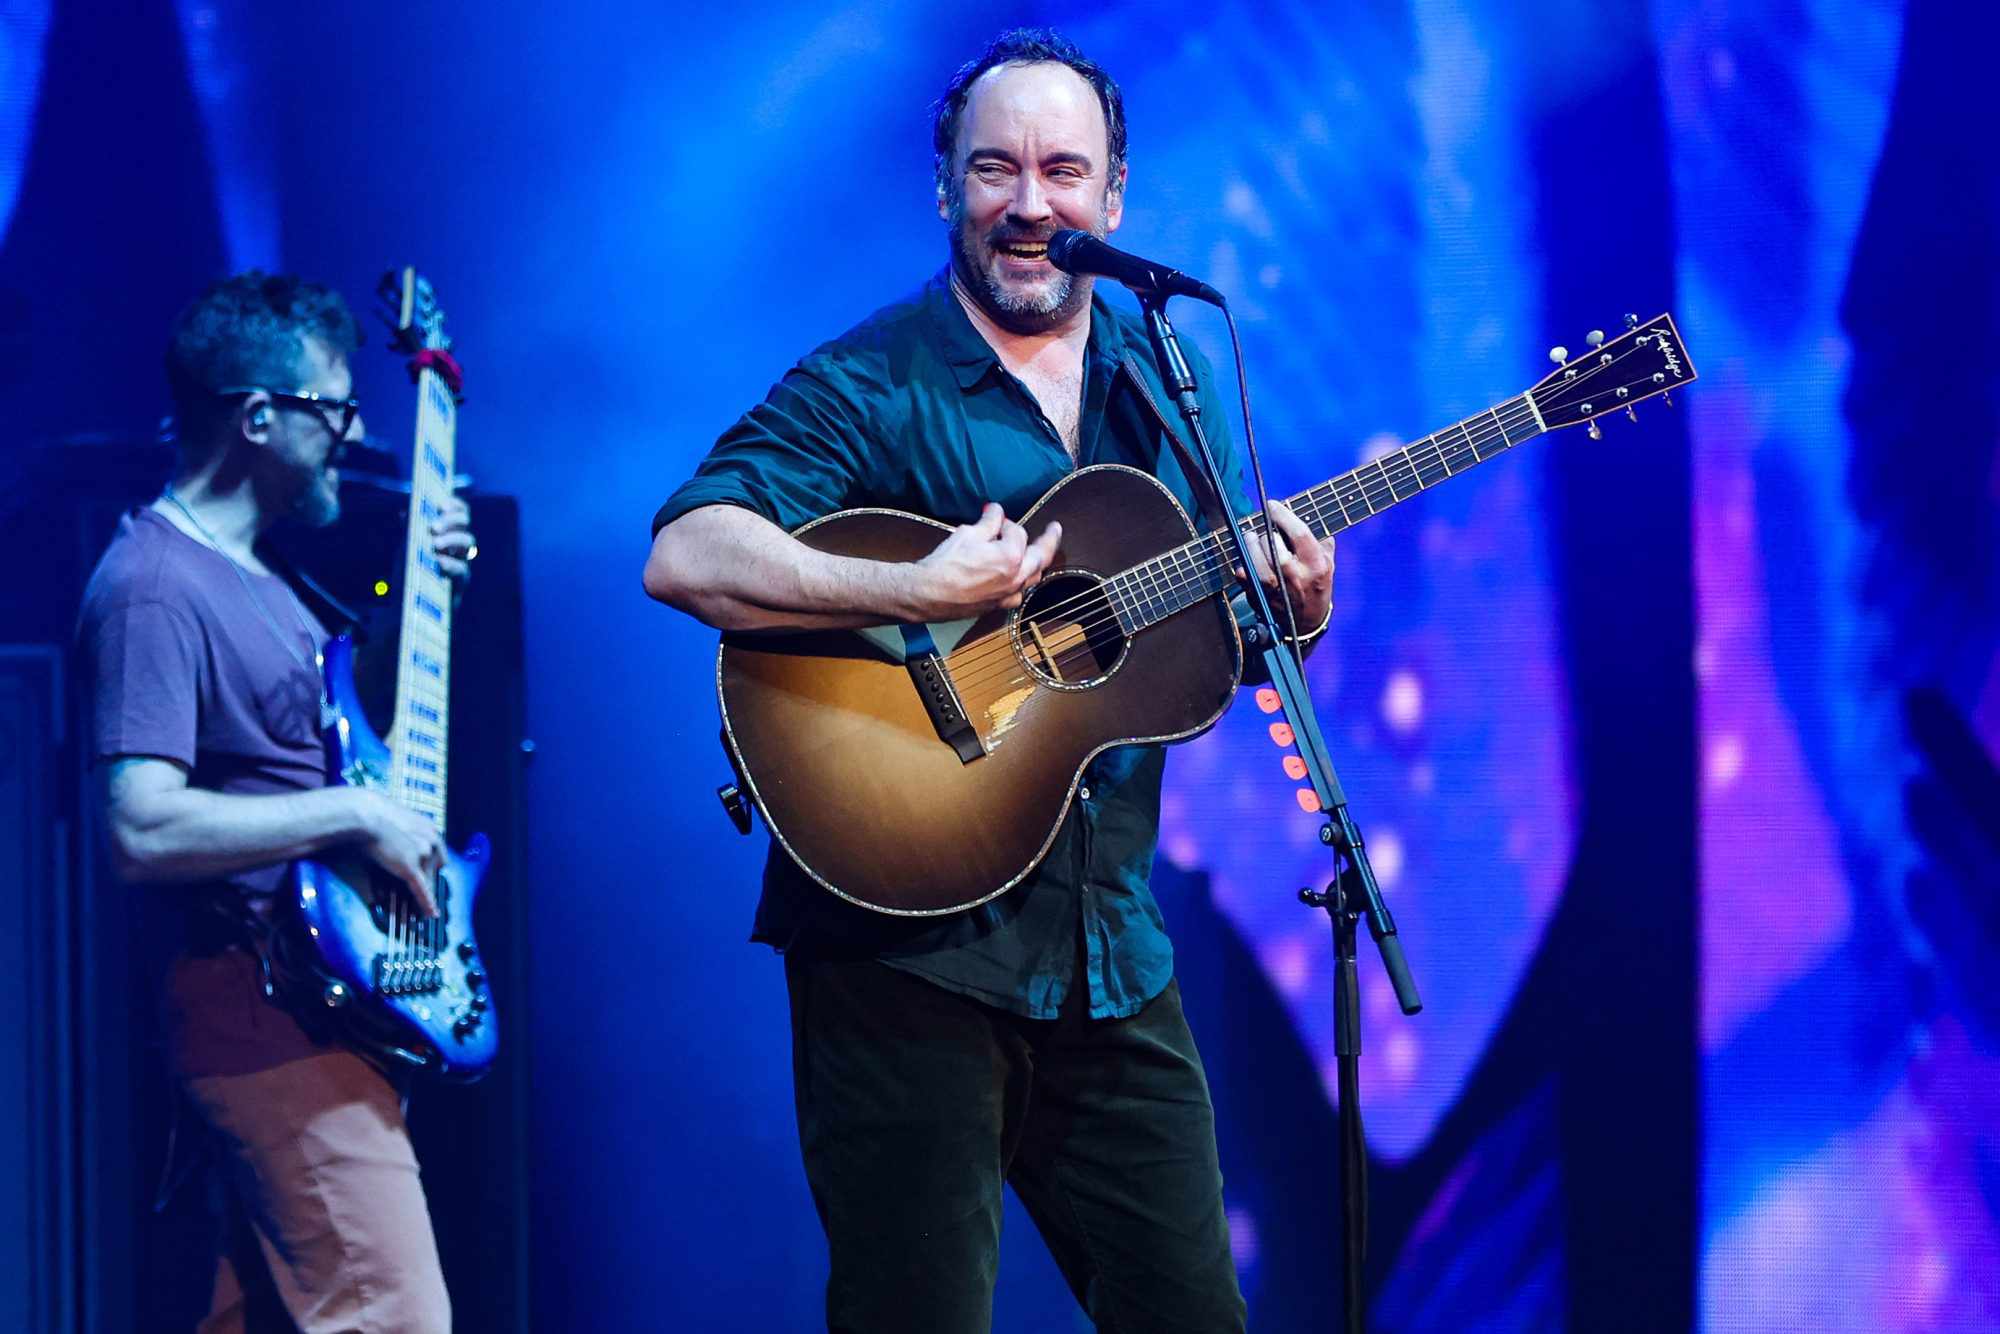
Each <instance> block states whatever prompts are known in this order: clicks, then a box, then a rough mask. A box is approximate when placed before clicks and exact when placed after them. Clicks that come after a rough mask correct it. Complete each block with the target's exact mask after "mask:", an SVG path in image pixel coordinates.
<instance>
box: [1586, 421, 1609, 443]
mask: <svg viewBox="0 0 2000 1334" xmlns="http://www.w3.org/2000/svg"><path fill="white" fill-rule="evenodd" d="M1584 429H1585V430H1586V431H1587V432H1588V433H1589V435H1590V438H1591V439H1592V440H1602V439H1603V438H1604V428H1603V427H1602V426H1599V425H1598V424H1597V418H1595V417H1592V418H1591V419H1590V425H1589V426H1587V427H1585V428H1584Z"/></svg>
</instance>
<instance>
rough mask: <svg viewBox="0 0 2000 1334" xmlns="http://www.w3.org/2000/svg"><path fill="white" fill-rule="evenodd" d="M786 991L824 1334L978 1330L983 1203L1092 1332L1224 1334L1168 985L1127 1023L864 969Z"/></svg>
mask: <svg viewBox="0 0 2000 1334" xmlns="http://www.w3.org/2000/svg"><path fill="white" fill-rule="evenodd" d="M785 976H786V980H787V982H788V983H789V985H790V988H791V1003H792V1071H793V1079H794V1082H795V1089H796V1093H797V1098H798V1115H799V1141H800V1146H801V1148H802V1150H803V1152H804V1155H805V1167H806V1179H807V1181H808V1182H809V1183H810V1184H811V1186H812V1193H813V1200H814V1202H815V1203H816V1204H817V1205H818V1207H819V1216H820V1223H821V1225H822V1226H823V1227H824V1228H825V1229H826V1236H827V1243H828V1247H829V1250H830V1251H831V1256H832V1262H833V1272H832V1276H831V1278H830V1279H829V1280H828V1283H827V1295H826V1306H827V1324H828V1327H829V1328H830V1329H832V1330H834V1331H837V1334H884V1332H885V1331H895V1330H909V1331H922V1332H923V1334H974V1332H975V1331H980V1332H983V1331H985V1330H987V1329H989V1328H990V1327H991V1324H992V1318H993V1279H994V1273H995V1270H996V1266H997V1261H998V1254H999V1245H1000V1212H1001V1194H1000V1190H1001V1183H1002V1182H1006V1183H1008V1184H1011V1185H1012V1186H1013V1187H1014V1192H1015V1194H1016V1195H1018V1196H1019V1197H1020V1200H1021V1203H1022V1204H1023V1205H1025V1206H1026V1207H1027V1210H1028V1214H1029V1216H1030V1217H1032V1218H1033V1219H1034V1220H1035V1224H1036V1226H1037V1227H1038V1228H1040V1229H1041V1233H1042V1238H1043V1240H1045V1241H1046V1242H1047V1243H1048V1247H1049V1250H1050V1252H1051V1253H1052V1254H1053V1255H1054V1256H1055V1260H1056V1264H1057V1265H1058V1266H1059V1267H1060V1268H1061V1269H1062V1272H1063V1276H1064V1277H1065V1278H1066V1279H1068V1281H1069V1286H1070V1290H1071V1291H1072V1292H1074V1293H1075V1294H1076V1299H1077V1301H1078V1302H1080V1303H1082V1305H1083V1308H1084V1310H1086V1311H1087V1312H1088V1313H1089V1314H1090V1316H1091V1318H1092V1319H1093V1320H1094V1321H1095V1322H1096V1325H1097V1328H1098V1329H1099V1330H1116V1331H1122V1332H1124V1334H1155V1332H1156V1331H1161V1332H1164V1331H1175V1330H1185V1331H1200V1332H1201V1334H1216V1332H1217V1331H1229V1330H1241V1329H1242V1328H1243V1321H1244V1308H1243V1297H1242V1295H1241V1293H1240V1292H1239V1290H1238V1288H1237V1285H1236V1267H1235V1263H1234V1261H1233V1260H1232V1259H1231V1257H1230V1253H1229V1229H1228V1224H1227V1222H1226V1221H1225V1220H1224V1218H1223V1212H1222V1174H1221V1171H1220V1170H1219V1169H1218V1167H1217V1165H1216V1157H1215V1119H1214V1113H1213V1111H1212V1110H1211V1108H1210V1106H1209V1099H1208V1082H1207V1080H1206V1078H1205V1077H1204V1076H1203V1074H1202V1069H1201V1058H1200V1057H1199V1056H1198V1055H1197V1054H1196V1052H1195V1048H1194V1039H1193V1038H1192V1036H1191V1035H1190V1034H1189V1033H1188V1027H1187V1019H1186V1017H1185V1016H1184V1015H1183V1014H1182V1013H1181V999H1180V988H1179V986H1178V984H1174V985H1169V986H1168V988H1167V989H1166V991H1164V992H1162V993H1161V994H1160V995H1159V996H1157V997H1155V998H1154V999H1153V1000H1152V1001H1151V1002H1150V1003H1149V1004H1148V1005H1147V1006H1146V1008H1145V1009H1143V1010H1141V1011H1140V1012H1139V1013H1138V1014H1136V1015H1134V1016H1132V1017H1131V1018H1129V1019H1109V1020H1089V1019H1085V1018H1083V1017H1082V1014H1081V1007H1080V1006H1079V1005H1075V1004H1072V1005H1070V1006H1069V1007H1067V1008H1066V1010H1065V1013H1064V1015H1063V1017H1062V1018H1060V1019H1056V1020H1033V1019H1022V1018H1019V1017H1018V1016H1015V1015H1011V1014H1008V1013H1007V1012H1005V1011H1002V1010H998V1009H994V1008H992V1007H990V1006H986V1005H982V1004H980V1003H978V1002H977V1001H973V1000H970V999H968V998H966V997H963V996H959V995H956V994H954V993H952V992H948V991H945V990H943V989H941V988H938V987H935V986H932V985H931V984H930V983H928V982H925V981H923V980H921V979H919V978H915V977H912V976H910V975H909V974H907V973H902V972H898V971H897V970H895V969H893V968H890V967H887V966H886V965H884V964H880V963H876V962H874V961H872V960H859V961H857V960H834V959H824V958H810V957H802V956H801V955H799V954H798V953H796V952H794V953H793V954H791V955H788V956H787V958H786V968H785ZM1077 990H1078V992H1080V990H1081V989H1080V988H1078V989H1077ZM1076 999H1077V996H1076V995H1073V996H1072V1000H1073V1001H1074V1000H1076Z"/></svg>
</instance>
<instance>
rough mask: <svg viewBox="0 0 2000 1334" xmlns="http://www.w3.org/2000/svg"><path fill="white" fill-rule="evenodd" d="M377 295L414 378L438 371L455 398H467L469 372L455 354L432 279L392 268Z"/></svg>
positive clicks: (381, 283) (395, 343) (377, 288)
mask: <svg viewBox="0 0 2000 1334" xmlns="http://www.w3.org/2000/svg"><path fill="white" fill-rule="evenodd" d="M375 294H376V296H377V297H378V298H379V299H380V300H381V303H382V320H383V322H384V323H385V324H387V325H388V326H389V330H390V333H389V341H390V342H391V344H393V345H394V346H395V348H396V350H397V351H399V352H401V353H403V354H404V355H405V356H406V357H408V358H409V363H410V378H411V379H413V380H414V379H418V378H420V377H421V376H422V374H423V372H425V371H426V370H430V371H435V372H437V374H438V377H439V378H440V379H442V380H443V381H444V382H445V385H446V387H447V388H449V389H450V390H451V394H452V397H453V398H463V396H464V389H465V372H464V370H463V369H462V368H461V367H460V366H459V364H458V358H457V357H456V356H454V355H453V354H452V351H451V336H450V335H449V334H447V333H446V332H445V329H444V308H443V307H442V306H440V305H439V304H438V299H437V292H436V291H435V290H433V289H432V287H431V281H430V279H428V278H426V277H424V275H423V274H421V273H419V272H417V270H416V269H414V268H401V269H391V270H390V271H389V272H387V273H385V274H383V275H382V281H381V282H380V283H377V284H376V286H375Z"/></svg>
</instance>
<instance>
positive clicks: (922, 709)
mask: <svg viewBox="0 0 2000 1334" xmlns="http://www.w3.org/2000/svg"><path fill="white" fill-rule="evenodd" d="M1626 323H1627V325H1628V328H1627V331H1626V332H1625V333H1623V334H1621V335H1620V336H1619V337H1617V338H1616V339H1613V340H1612V341H1610V342H1604V341H1602V335H1594V336H1593V337H1594V339H1595V340H1596V341H1595V343H1594V345H1593V347H1592V348H1591V350H1590V351H1589V353H1587V354H1586V355H1584V356H1582V357H1579V358H1577V359H1575V360H1567V359H1566V358H1567V354H1566V353H1565V354H1564V364H1563V365H1562V366H1561V367H1560V368H1559V369H1557V370H1556V371H1554V372H1552V373H1551V374H1550V375H1548V376H1547V377H1546V378H1544V379H1543V380H1542V381H1541V382H1540V383H1539V384H1537V385H1535V387H1534V388H1532V389H1530V390H1528V391H1527V392H1525V393H1523V394H1520V395H1518V396H1516V397H1514V398H1511V399H1508V400H1507V401H1506V402H1504V403H1501V404H1500V405H1498V406H1497V407H1493V408H1490V409H1488V410H1487V411H1485V412H1483V413H1480V414H1479V415H1477V416H1474V417H1468V418H1466V419H1465V420H1464V421H1461V422H1457V423H1455V424H1453V425H1451V426H1448V427H1446V428H1445V429H1444V430H1442V431H1439V432H1437V433H1436V434H1433V435H1428V436H1425V437H1424V438H1423V439H1421V440H1418V441H1417V442H1415V443H1414V444H1410V445H1406V446H1404V447H1403V448H1401V449H1397V450H1394V451H1392V452H1390V453H1387V454H1384V455H1382V456H1381V457H1379V458H1375V459H1371V460H1369V461H1368V462H1366V463H1364V464H1362V465H1361V466H1360V467H1358V468H1354V469H1351V470H1350V471H1348V472H1344V473H1342V474H1340V475H1339V476H1338V477H1334V478H1332V479H1331V480H1329V481H1326V482H1322V483H1321V484H1320V485H1318V486H1315V487H1313V488H1311V489H1310V490H1308V491H1305V492H1302V493H1301V494H1299V495H1296V496H1293V497H1291V499H1290V500H1289V501H1287V502H1286V503H1287V504H1288V505H1289V506H1290V507H1291V509H1292V511H1293V512H1294V513H1296V514H1297V515H1298V517H1299V518H1300V519H1302V520H1304V521H1305V523H1306V525H1307V526H1308V527H1310V528H1311V529H1312V531H1313V532H1314V533H1315V534H1316V535H1318V536H1322V537H1324V536H1329V535H1331V534H1334V533H1339V532H1341V531H1343V530H1345V529H1347V528H1350V527H1352V526H1353V525H1355V524H1357V523H1360V522H1361V521H1362V520H1364V519H1368V518H1371V517H1373V516H1374V515H1377V514H1380V513H1382V512H1383V511H1384V510H1386V509H1388V508H1390V507H1391V506H1392V505H1395V504H1397V503H1398V502H1399V501H1403V500H1407V499H1409V498H1410V497H1411V496H1414V495H1416V494H1417V493H1418V492H1420V491H1424V490H1426V489H1428V488H1430V487H1432V486H1436V485H1437V484H1438V483H1440V482H1443V481H1444V480H1446V479H1447V478H1450V477H1456V476H1458V475H1459V474H1460V473H1463V472H1465V471H1466V470H1467V469H1469V468H1472V467H1475V466H1477V465H1478V464H1481V463H1484V462H1486V461H1487V460H1488V459H1491V458H1495V457H1497V456H1499V455H1501V454H1504V453H1506V452H1507V451H1508V450H1510V449H1513V448H1514V447H1515V446H1516V445H1519V444H1522V443H1523V442H1525V441H1528V440H1532V439H1534V438H1535V437H1536V436H1539V435H1543V434H1545V433H1547V432H1549V431H1552V430H1556V429H1558V428H1560V427H1565V426H1574V425H1578V424H1584V423H1587V424H1588V427H1589V432H1590V434H1591V435H1592V437H1594V438H1595V437H1598V436H1600V435H1601V428H1600V426H1599V424H1598V420H1597V419H1598V418H1600V417H1604V416H1606V415H1608V414H1611V413H1614V412H1619V411H1629V410H1630V409H1631V407H1632V406H1633V405H1634V404H1636V403H1639V402H1642V401H1644V400H1646V399H1649V398H1652V397H1654V396H1655V395H1665V394H1669V393H1670V392H1671V391H1672V390H1674V389H1677V388H1679V387H1680V386H1682V385H1684V384H1688V383H1691V382H1692V381H1693V380H1694V378H1695V371H1694V366H1693V364H1692V363H1691V362H1690V361H1689V359H1688V355H1687V350H1686V348H1685V347H1684V346H1683V344H1682V341H1681V337H1680V332H1679V330H1677V329H1676V328H1675V327H1674V322H1673V320H1672V318H1671V317H1670V316H1667V315H1661V316H1659V317H1657V318H1655V319H1652V320H1649V321H1647V322H1645V323H1643V324H1641V323H1639V321H1638V320H1637V319H1636V317H1631V316H1628V317H1627V319H1626ZM1556 351H1557V352H1562V349H1557V350H1556ZM1669 401H1671V400H1669ZM1051 520H1059V521H1060V522H1061V523H1062V526H1063V540H1062V547H1061V549H1060V550H1059V551H1058V552H1057V554H1056V559H1057V561H1058V562H1059V564H1058V565H1057V566H1055V567H1054V568H1052V569H1050V570H1049V571H1048V573H1047V574H1046V575H1044V576H1043V578H1042V580H1041V582H1040V583H1039V584H1037V585H1036V586H1035V588H1034V589H1033V590H1032V591H1031V592H1030V593H1029V595H1028V596H1027V598H1026V600H1025V601H1024V602H1023V604H1022V605H1021V606H1020V607H1018V608H1014V609H1012V610H1009V611H1004V612H990V613H988V614H986V615H984V616H980V617H978V618H976V619H973V620H970V621H958V622H953V623H948V624H930V625H916V626H908V625H883V626H871V627H867V628H864V629H860V630H826V631H804V632H798V633H784V634H770V633H756V634H745V633H731V634H726V635H724V636H723V640H722V647H721V650H720V652H719V654H718V656H717V660H716V688H717V694H718V697H719V700H720V703H721V709H722V723H723V736H724V741H725V744H726V745H727V746H728V748H729V750H730V752H731V756H732V759H733V760H734V762H735V764H736V769H737V773H738V775H739V780H740V783H741V785H742V788H743V790H744V791H745V792H747V794H748V795H749V798H750V800H751V801H753V802H754V803H755V804H756V808H757V810H758V811H759V812H760V813H761V814H762V815H763V817H764V821H765V823H766V824H767V825H768V826H769V827H770V830H771V834H772V836H773V837H774V838H775V839H776V840H777V841H778V843H779V845H780V846H781V847H783V848H784V850H785V851H786V852H787V853H788V854H789V855H790V856H791V857H792V858H793V859H794V860H795V861H797V862H798V864H799V865H800V867H802V868H803V869H804V870H805V872H806V873H807V874H808V875H810V876H811V877H812V878H813V879H814V880H815V881H817V882H818V883H819V884H820V885H822V886H824V887H825V888H826V889H828V890H830V891H831V892H833V893H834V894H836V895H838V896H840V897H841V898H843V899H847V900H849V901H851V902H853V903H857V904H860V905H861V906H863V907H867V908H872V909H875V910H877V911H879V912H884V913H892V914H898V915H911V916H927V915H933V914H940V913H949V912H957V911H959V910H961V909H964V908H969V907H973V906H975V905H977V904H980V903H984V902H986V901H987V900H988V899H991V898H994V897H995V896H997V895H999V894H1002V893H1005V892H1006V891H1007V890H1008V889H1010V888H1012V887H1013V886H1014V885H1016V884H1018V883H1020V881H1021V880H1022V878H1023V877H1025V876H1026V875H1027V874H1028V873H1029V872H1030V871H1031V870H1033V869H1034V867H1035V865H1036V863H1038V862H1039V861H1040V860H1041V858H1042V857H1043V856H1044V855H1045V854H1046V853H1047V852H1048V850H1049V847H1050V845H1051V844H1052V843H1053V842H1054V841H1055V837H1056V834H1057V832H1058V830H1059V829H1060V827H1061V824H1062V821H1063V818H1064V816H1065V815H1066V814H1067V812H1068V810H1069V804H1070V802H1071V801H1072V800H1073V799H1074V798H1075V795H1076V791H1077V788H1078V785H1079V784H1080V783H1081V782H1082V777H1083V771H1084V768H1085V766H1086V765H1088V764H1089V763H1090V761H1091V759H1092V758H1093V757H1095V756H1096V755H1097V754H1099V753H1100V752H1101V751H1104V750H1106V749H1108V748H1110V747H1112V746H1123V745H1134V744H1140V743H1155V742H1174V741H1185V740H1187V739H1188V738H1190V737H1193V736H1197V735H1199V734H1200V733H1202V732H1204V731H1206V730H1207V729H1208V728H1209V727H1211V726H1213V725H1214V724H1215V722H1216V720H1217V719H1219V718H1220V717H1221V716H1222V714H1223V712H1224V711H1225V710H1226V709H1227V708H1228V707H1229V703H1230V701H1231V699H1232V698H1233V696H1234V694H1235V690H1236V687H1237V684H1238V682H1239V681H1240V679H1241V677H1242V672H1243V646H1242V642H1241V640H1240V638H1239V636H1238V634H1237V629H1236V622H1235V619H1234V617H1233V616H1232V615H1231V613H1230V610H1229V598H1228V594H1229V592H1230V591H1231V589H1232V588H1233V587H1234V586H1235V578H1234V574H1233V570H1232V562H1231V560H1230V559H1229V554H1228V541H1229V538H1228V534H1227V533H1224V532H1220V531H1202V530H1197V528H1196V526H1195V525H1194V524H1193V523H1191V522H1190V521H1189V518H1188V516H1187V514H1186V512H1185V511H1184V510H1183V509H1182V508H1181V506H1180V504H1179V503H1178V502H1177V501H1176V500H1175V498H1174V497H1173V495H1172V494H1171V493H1170V492H1168V490H1167V489H1166V487H1164V486H1163V485H1161V484H1160V483H1159V482H1158V481H1157V480H1155V479H1154V478H1152V477H1150V476H1148V475H1147V474H1145V473H1143V472H1139V471H1137V470H1135V469H1131V468H1126V467H1122V466H1118V465H1101V466H1097V467H1090V468H1083V469H1080V470H1078V471H1076V472H1073V473H1071V474H1069V475H1068V476H1067V477H1065V478H1064V479H1063V480H1062V481H1061V482H1059V483H1058V484H1057V485H1056V486H1055V487H1053V488H1052V489H1051V490H1050V491H1049V492H1048V493H1047V494H1046V495H1044V496H1043V497H1042V498H1041V499H1040V500H1039V501H1037V502H1036V504H1035V505H1034V507H1033V508H1032V509H1031V510H1030V511H1029V512H1028V513H1027V514H1026V515H1025V516H1023V517H1022V518H1021V520H1020V522H1021V523H1022V524H1024V525H1025V526H1027V527H1029V528H1030V529H1039V528H1041V527H1042V526H1043V525H1044V524H1046V523H1048V522H1050V521H1051ZM1264 524H1265V520H1264V519H1263V518H1262V516H1258V517H1256V518H1252V519H1248V520H1245V522H1244V527H1245V528H1246V530H1248V532H1249V533H1250V534H1251V535H1252V536H1253V537H1254V536H1255V535H1256V534H1259V533H1261V532H1262V531H1263V527H1264ZM946 531H948V526H947V525H945V524H941V523H938V522H936V521H935V520H931V519H927V518H923V517H921V516H918V515H914V514H905V513H902V512H900V511H896V510H886V509H858V510H844V511H841V512H839V513H837V514H830V515H827V516H826V517H824V518H821V519H817V520H814V521H813V522H811V523H808V524H806V525H804V526H803V527H801V528H799V529H798V530H797V531H796V533H795V534H794V535H795V536H796V537H797V538H798V539H799V540H800V541H802V542H804V543H806V544H807V545H808V546H811V547H814V548H817V549H819V550H822V551H828V552H834V553H838V554H840V555H844V556H857V557H863V558H867V559H870V560H883V561H914V560H918V559H921V558H922V557H923V556H925V555H927V554H928V553H929V552H930V551H931V549H932V548H934V547H935V546H936V545H937V544H938V542H939V541H941V540H942V539H943V537H944V534H945V532H946Z"/></svg>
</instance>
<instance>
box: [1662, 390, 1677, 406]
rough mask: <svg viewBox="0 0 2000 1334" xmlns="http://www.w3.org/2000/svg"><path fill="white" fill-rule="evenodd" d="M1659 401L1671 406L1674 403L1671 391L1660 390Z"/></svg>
mask: <svg viewBox="0 0 2000 1334" xmlns="http://www.w3.org/2000/svg"><path fill="white" fill-rule="evenodd" d="M1660 402H1662V403H1664V404H1666V405H1667V406H1668V407H1672V406H1673V405H1674V396H1673V395H1672V394H1671V393H1668V392H1666V391H1665V390H1662V391H1661V392H1660Z"/></svg>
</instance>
